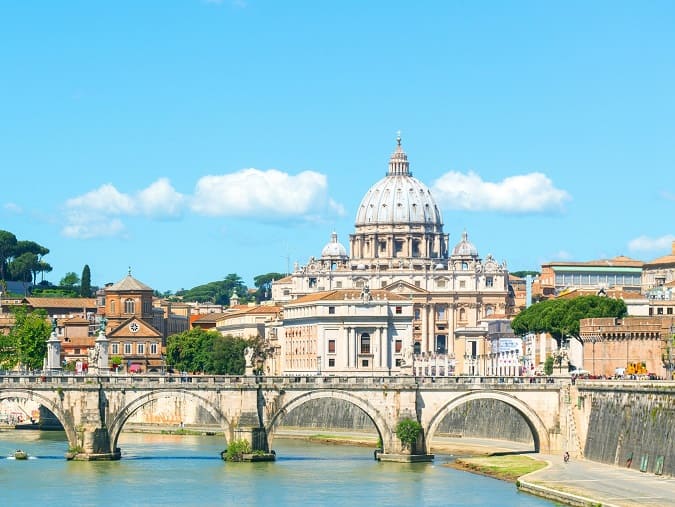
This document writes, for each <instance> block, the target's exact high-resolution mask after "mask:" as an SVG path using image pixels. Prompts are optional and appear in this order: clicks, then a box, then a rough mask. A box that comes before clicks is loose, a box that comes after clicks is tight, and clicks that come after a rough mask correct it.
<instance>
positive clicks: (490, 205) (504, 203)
mask: <svg viewBox="0 0 675 507" xmlns="http://www.w3.org/2000/svg"><path fill="white" fill-rule="evenodd" d="M432 191H433V194H434V197H435V198H436V200H437V202H438V203H439V204H440V205H441V206H443V207H446V208H449V209H460V210H469V211H503V212H507V213H541V212H549V211H560V210H562V208H563V204H564V203H565V201H567V200H569V199H570V195H569V194H568V193H567V192H565V191H564V190H560V189H557V188H555V186H554V185H553V182H552V181H551V180H550V179H549V178H548V177H547V176H546V175H544V174H542V173H529V174H523V175H516V176H509V177H507V178H504V179H503V180H502V181H500V182H497V183H493V182H489V181H483V180H482V179H481V177H480V176H479V175H478V174H476V173H474V172H472V171H470V172H469V173H468V174H463V173H459V172H455V171H451V172H448V173H446V174H444V175H443V176H441V177H440V178H439V179H438V180H436V182H435V183H434V186H433V190H432Z"/></svg>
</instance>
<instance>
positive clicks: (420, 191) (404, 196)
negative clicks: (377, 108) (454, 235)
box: [355, 136, 443, 227]
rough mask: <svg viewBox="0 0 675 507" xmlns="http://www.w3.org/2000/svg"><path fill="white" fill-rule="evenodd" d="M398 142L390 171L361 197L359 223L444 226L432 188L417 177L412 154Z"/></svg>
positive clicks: (392, 156) (362, 224)
mask: <svg viewBox="0 0 675 507" xmlns="http://www.w3.org/2000/svg"><path fill="white" fill-rule="evenodd" d="M396 141H397V144H398V146H397V147H396V150H395V151H394V153H393V154H392V155H391V159H390V160H389V171H388V173H387V175H386V176H385V177H384V178H382V179H381V180H380V181H378V182H377V183H375V184H374V185H373V186H372V187H370V190H368V192H367V193H366V195H365V196H364V197H363V199H362V200H361V204H360V205H359V209H358V211H357V212H356V223H355V225H356V226H357V227H358V226H364V225H378V224H406V225H412V224H424V225H436V226H438V227H442V225H443V218H442V217H441V211H440V210H439V209H438V206H437V205H436V201H434V198H433V196H432V195H431V191H430V190H429V189H428V188H427V186H426V185H425V184H424V183H422V182H421V181H419V180H417V179H416V178H413V176H412V174H411V173H410V170H409V164H408V156H407V155H406V153H405V152H404V151H403V148H402V147H401V137H400V136H399V137H398V138H397V139H396Z"/></svg>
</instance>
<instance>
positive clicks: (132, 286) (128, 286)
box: [105, 274, 152, 292]
mask: <svg viewBox="0 0 675 507" xmlns="http://www.w3.org/2000/svg"><path fill="white" fill-rule="evenodd" d="M105 290H106V292H108V291H114V292H118V291H120V292H121V291H126V290H149V291H152V287H149V286H147V285H145V284H144V283H143V282H139V281H138V280H136V279H135V278H134V277H133V276H131V275H130V274H129V275H127V276H125V277H124V278H122V279H121V280H120V281H119V282H117V283H114V284H112V285H111V286H110V287H106V288H105Z"/></svg>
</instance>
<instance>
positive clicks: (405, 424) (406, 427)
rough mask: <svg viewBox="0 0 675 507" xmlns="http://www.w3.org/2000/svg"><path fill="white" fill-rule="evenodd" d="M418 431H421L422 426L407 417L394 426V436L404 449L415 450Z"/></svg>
mask: <svg viewBox="0 0 675 507" xmlns="http://www.w3.org/2000/svg"><path fill="white" fill-rule="evenodd" d="M420 431H422V425H421V424H420V423H418V422H417V421H415V420H413V419H410V418H409V417H408V418H405V419H402V420H400V421H399V422H398V424H397V425H396V436H397V437H398V439H399V440H400V441H401V444H403V448H405V449H411V450H413V449H414V448H415V443H416V442H417V437H418V436H419V434H420Z"/></svg>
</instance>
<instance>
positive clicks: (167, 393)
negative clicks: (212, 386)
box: [108, 389, 232, 451]
mask: <svg viewBox="0 0 675 507" xmlns="http://www.w3.org/2000/svg"><path fill="white" fill-rule="evenodd" d="M177 396H189V397H191V398H193V399H194V400H195V401H196V402H197V403H199V405H200V406H201V407H202V408H204V409H205V410H206V411H207V412H208V413H209V414H211V416H212V417H213V418H214V419H215V420H216V421H218V424H220V427H221V429H222V430H223V433H224V434H225V439H226V441H227V442H230V441H231V440H232V425H231V423H230V421H229V420H228V419H227V417H225V415H224V414H223V413H222V412H221V410H220V409H219V408H218V407H215V406H214V405H213V404H212V403H211V402H210V401H209V400H208V399H207V398H204V397H203V396H200V395H198V394H196V393H195V392H194V391H190V390H187V389H162V390H157V391H150V392H146V393H142V394H141V395H140V396H138V397H136V398H134V399H133V400H131V401H130V402H129V403H128V404H127V405H125V406H124V407H122V408H121V409H119V411H117V412H116V413H114V414H111V415H112V420H111V422H110V424H108V433H109V435H110V444H111V451H114V450H115V449H116V448H117V440H118V438H119V436H120V433H122V428H124V424H125V423H126V422H127V420H128V419H129V418H130V417H131V416H132V415H133V414H134V413H135V412H136V411H137V410H138V409H140V408H141V407H143V406H145V405H147V404H148V403H152V402H154V401H157V400H160V399H164V398H175V397H177Z"/></svg>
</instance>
